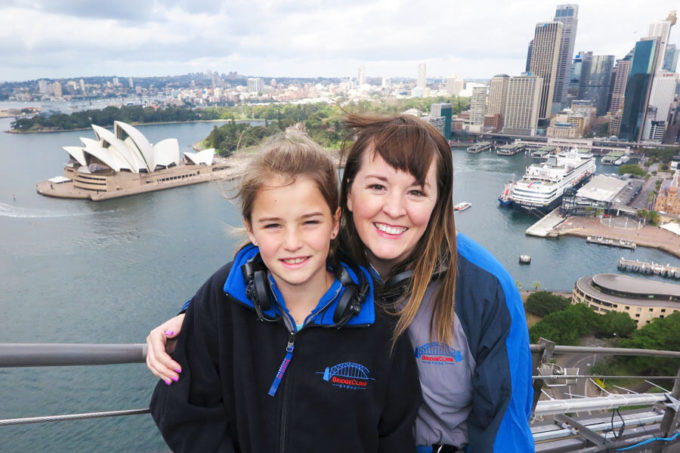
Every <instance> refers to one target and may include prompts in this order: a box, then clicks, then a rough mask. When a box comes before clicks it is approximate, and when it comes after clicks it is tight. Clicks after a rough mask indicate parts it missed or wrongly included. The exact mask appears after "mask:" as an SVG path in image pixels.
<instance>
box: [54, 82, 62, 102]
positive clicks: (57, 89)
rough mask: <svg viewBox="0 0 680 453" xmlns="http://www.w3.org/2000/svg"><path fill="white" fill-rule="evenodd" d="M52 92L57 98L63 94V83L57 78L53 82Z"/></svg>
mask: <svg viewBox="0 0 680 453" xmlns="http://www.w3.org/2000/svg"><path fill="white" fill-rule="evenodd" d="M52 94H53V95H54V97H57V98H60V97H61V95H62V91H61V83H59V82H57V81H56V80H55V81H54V83H53V84H52Z"/></svg>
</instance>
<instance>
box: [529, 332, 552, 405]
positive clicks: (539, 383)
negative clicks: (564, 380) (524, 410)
mask: <svg viewBox="0 0 680 453" xmlns="http://www.w3.org/2000/svg"><path fill="white" fill-rule="evenodd" d="M538 346H539V347H541V349H542V350H543V354H541V358H540V359H537V360H533V367H534V371H533V374H534V376H538V375H539V371H538V369H539V367H540V366H541V365H543V364H546V363H548V362H550V359H552V355H553V351H554V350H555V343H554V342H553V341H550V340H546V339H545V338H543V337H541V338H539V339H538ZM543 384H544V380H543V379H536V380H534V385H533V386H534V403H533V404H532V405H531V416H532V417H533V415H534V411H535V410H536V404H538V400H539V398H541V389H542V388H543Z"/></svg>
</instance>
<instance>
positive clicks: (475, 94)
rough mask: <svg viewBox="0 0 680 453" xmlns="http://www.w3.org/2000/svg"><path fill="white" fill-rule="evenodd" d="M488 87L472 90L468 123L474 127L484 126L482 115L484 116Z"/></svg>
mask: <svg viewBox="0 0 680 453" xmlns="http://www.w3.org/2000/svg"><path fill="white" fill-rule="evenodd" d="M487 93H488V87H485V86H481V87H474V88H473V89H472V97H470V123H471V124H473V125H475V126H481V125H482V124H484V115H486V97H487Z"/></svg>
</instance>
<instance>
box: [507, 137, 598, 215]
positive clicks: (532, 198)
mask: <svg viewBox="0 0 680 453" xmlns="http://www.w3.org/2000/svg"><path fill="white" fill-rule="evenodd" d="M594 173H595V158H594V157H593V155H592V154H590V153H582V152H579V151H578V149H576V148H573V149H571V150H569V151H563V152H561V153H559V154H557V155H551V156H549V157H548V159H547V161H545V162H541V163H538V164H531V165H529V166H528V167H527V169H526V171H525V173H524V176H523V177H522V179H520V180H519V181H517V182H516V183H514V184H513V186H512V189H511V192H510V197H509V198H510V200H511V201H512V204H513V206H517V207H520V208H524V209H528V210H535V209H538V210H539V211H545V212H547V211H550V210H552V209H554V208H555V207H557V205H558V204H559V203H560V201H561V199H562V195H563V194H564V191H565V190H566V189H569V188H571V187H576V186H579V185H581V184H583V183H584V182H585V181H587V180H588V178H590V176H591V175H593V174H594Z"/></svg>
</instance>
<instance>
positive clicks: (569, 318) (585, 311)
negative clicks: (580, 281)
mask: <svg viewBox="0 0 680 453" xmlns="http://www.w3.org/2000/svg"><path fill="white" fill-rule="evenodd" d="M599 318H600V316H599V315H598V314H596V313H595V312H594V311H593V310H592V309H591V308H590V307H588V306H586V305H585V304H571V305H569V306H568V307H567V308H565V309H564V310H561V311H557V312H554V313H550V314H548V315H547V316H546V317H545V318H543V319H542V320H540V321H539V322H537V323H536V324H534V326H533V327H532V328H531V329H529V336H530V338H531V342H532V343H535V342H537V341H538V339H539V338H540V337H543V338H546V339H548V340H551V341H554V342H555V343H557V344H561V345H576V344H578V341H579V338H580V337H582V336H584V335H590V334H592V333H594V332H595V331H596V330H597V329H598V328H599V323H600V319H599Z"/></svg>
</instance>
